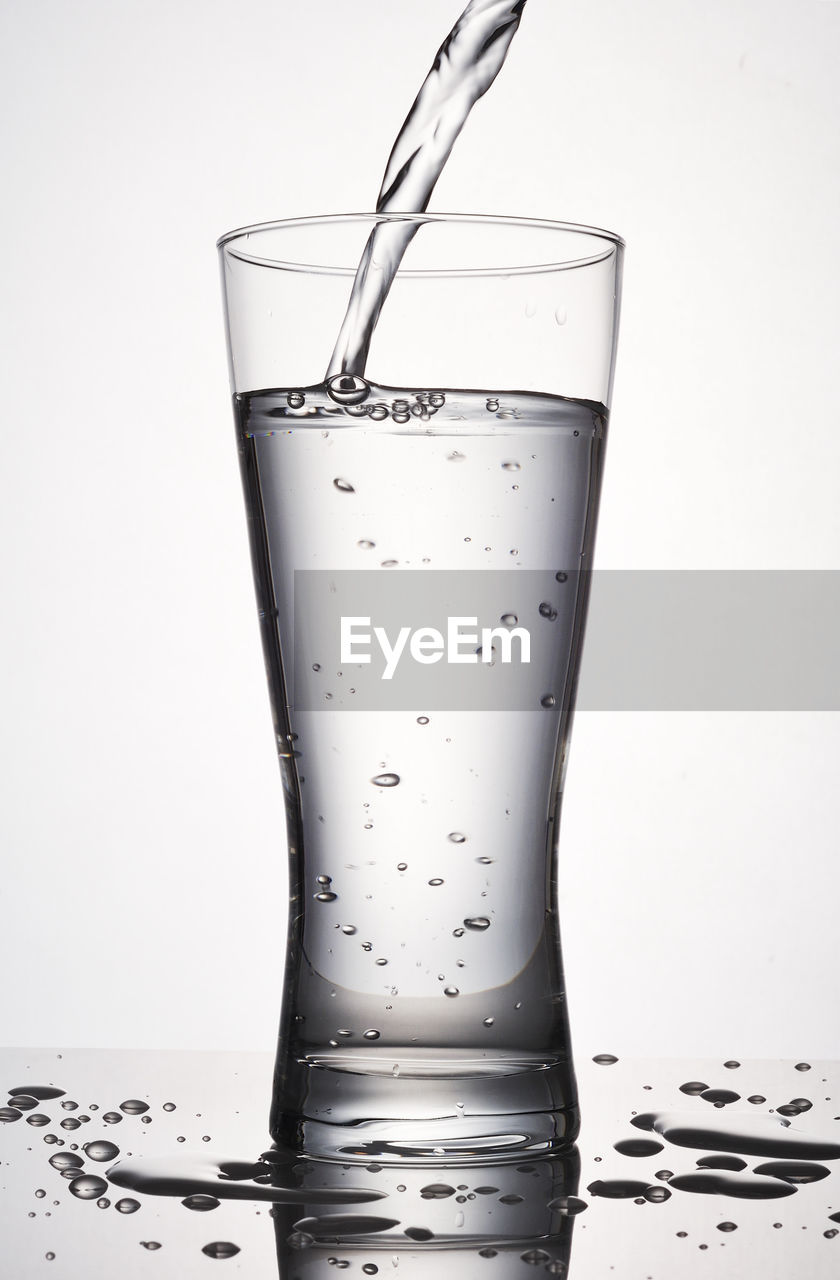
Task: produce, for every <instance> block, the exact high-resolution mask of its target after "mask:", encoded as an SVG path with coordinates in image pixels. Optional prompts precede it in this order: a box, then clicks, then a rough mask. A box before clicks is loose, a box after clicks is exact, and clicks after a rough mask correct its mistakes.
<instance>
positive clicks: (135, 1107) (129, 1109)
mask: <svg viewBox="0 0 840 1280" xmlns="http://www.w3.org/2000/svg"><path fill="white" fill-rule="evenodd" d="M148 1110H149V1104H148V1102H141V1101H140V1099H139V1098H129V1099H128V1101H127V1102H121V1103H120V1111H124V1112H125V1114H126V1115H127V1116H142V1114H143V1112H144V1111H148Z"/></svg>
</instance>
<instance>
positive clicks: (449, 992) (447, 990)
mask: <svg viewBox="0 0 840 1280" xmlns="http://www.w3.org/2000/svg"><path fill="white" fill-rule="evenodd" d="M443 994H444V995H445V996H449V997H450V999H452V998H454V997H455V996H457V995H460V992H459V990H458V988H457V987H444V988H443Z"/></svg>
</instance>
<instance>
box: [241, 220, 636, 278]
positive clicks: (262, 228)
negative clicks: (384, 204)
mask: <svg viewBox="0 0 840 1280" xmlns="http://www.w3.org/2000/svg"><path fill="white" fill-rule="evenodd" d="M406 221H410V222H416V223H417V224H418V226H421V225H425V224H429V223H446V224H454V225H469V224H472V225H480V226H502V227H517V228H522V229H526V230H531V231H533V230H537V231H553V232H562V233H565V234H567V235H579V236H582V237H585V238H587V239H589V240H594V241H600V242H601V243H602V244H603V245H604V247H603V248H602V249H601V250H600V251H598V252H595V253H591V254H588V255H586V256H584V257H576V258H566V259H561V260H559V261H551V262H538V263H530V264H520V265H518V266H502V267H461V268H457V267H456V268H422V269H410V270H405V271H403V270H400V273H399V274H400V277H401V278H408V279H440V278H441V277H453V276H458V277H462V276H473V277H488V276H513V275H535V274H541V273H544V272H551V271H573V270H576V269H578V268H580V267H588V266H594V265H595V264H596V263H599V262H605V261H607V260H608V259H609V258H610V257H612V256H614V255H615V254H617V253H621V252H622V250H623V249H624V248H625V247H626V246H625V241H624V240H623V239H622V237H621V236H619V235H617V234H616V233H615V232H614V231H606V230H604V229H603V228H602V227H591V226H587V225H585V224H583V223H575V222H558V221H554V220H551V219H544V218H520V217H507V216H505V215H501V214H483V213H476V214H473V213H428V212H421V213H413V212H409V211H406V212H402V211H400V212H397V211H395V212H390V213H375V212H374V213H330V214H317V215H313V216H308V217H300V218H280V219H277V220H275V221H273V222H257V223H253V224H251V225H250V226H244V227H236V228H235V229H234V230H232V231H227V232H225V234H224V235H222V236H220V237H219V239H218V240H217V241H216V248H217V249H218V250H219V251H220V252H221V253H224V254H225V255H228V256H230V257H232V258H235V259H236V260H237V261H239V262H244V263H248V264H250V265H251V266H258V267H266V268H269V269H273V270H277V271H293V272H302V273H303V274H306V275H335V276H349V277H353V276H355V275H356V271H357V265H358V264H357V265H356V266H352V267H332V266H326V265H324V264H318V263H304V262H290V261H287V260H286V259H281V258H264V257H261V256H260V255H258V254H251V253H243V252H242V251H241V250H239V249H235V248H233V247H232V246H233V245H234V244H235V243H236V241H237V240H240V239H243V238H244V239H249V238H250V237H251V236H252V235H261V234H264V233H266V232H270V231H282V230H292V229H294V228H296V227H319V226H320V227H326V226H330V225H339V224H348V223H367V224H368V225H373V224H379V225H382V224H384V223H399V222H406Z"/></svg>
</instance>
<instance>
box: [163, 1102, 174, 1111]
mask: <svg viewBox="0 0 840 1280" xmlns="http://www.w3.org/2000/svg"><path fill="white" fill-rule="evenodd" d="M163 1109H164V1111H174V1110H175V1103H174V1102H164V1104H163Z"/></svg>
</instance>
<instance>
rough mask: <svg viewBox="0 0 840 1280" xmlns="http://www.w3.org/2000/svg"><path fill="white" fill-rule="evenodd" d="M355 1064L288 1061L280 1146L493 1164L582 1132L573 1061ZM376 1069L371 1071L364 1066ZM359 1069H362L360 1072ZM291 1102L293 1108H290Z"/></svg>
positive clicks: (349, 1155)
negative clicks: (439, 1068) (420, 1066)
mask: <svg viewBox="0 0 840 1280" xmlns="http://www.w3.org/2000/svg"><path fill="white" fill-rule="evenodd" d="M371 1065H373V1064H371V1063H370V1062H369V1061H366V1060H362V1059H358V1060H356V1061H355V1062H354V1061H353V1060H352V1059H350V1058H346V1059H344V1060H343V1061H342V1064H341V1066H340V1067H338V1066H337V1065H336V1064H335V1063H330V1065H327V1064H326V1063H325V1062H324V1061H323V1060H317V1061H312V1060H300V1059H294V1060H292V1061H291V1062H287V1063H285V1064H284V1065H283V1070H282V1077H281V1085H282V1088H281V1090H280V1091H279V1092H278V1094H277V1095H276V1101H275V1106H274V1111H273V1114H272V1124H271V1134H272V1137H273V1138H274V1140H275V1142H277V1143H278V1144H279V1145H281V1146H284V1147H291V1148H292V1149H293V1150H296V1151H300V1152H302V1153H305V1154H306V1155H310V1156H312V1157H314V1158H317V1159H321V1160H339V1161H342V1162H352V1161H374V1160H375V1161H377V1162H378V1163H381V1164H399V1163H401V1162H406V1163H422V1164H429V1165H433V1164H442V1165H443V1164H447V1163H451V1162H453V1161H454V1162H457V1163H469V1162H483V1163H487V1162H493V1161H506V1160H519V1159H522V1158H523V1157H524V1156H526V1155H538V1154H541V1155H545V1154H548V1153H551V1152H554V1151H561V1150H563V1149H564V1148H567V1147H569V1146H570V1145H571V1144H572V1143H573V1142H574V1141H575V1139H576V1138H577V1136H578V1133H579V1130H580V1113H579V1111H578V1106H577V1092H576V1089H575V1082H574V1076H573V1073H572V1070H571V1066H570V1064H569V1062H568V1061H562V1062H554V1063H552V1064H550V1065H547V1064H545V1063H544V1062H543V1063H541V1064H540V1065H539V1066H534V1065H530V1064H527V1063H526V1062H519V1063H516V1062H508V1063H506V1064H504V1065H503V1064H501V1063H497V1064H496V1065H495V1070H494V1071H493V1072H492V1073H487V1064H486V1062H485V1063H481V1064H480V1065H481V1066H482V1067H483V1068H484V1073H482V1074H479V1072H478V1067H479V1064H478V1063H476V1064H473V1065H472V1070H471V1068H470V1064H468V1063H465V1062H463V1061H462V1062H459V1064H458V1065H459V1068H460V1070H459V1071H458V1072H457V1074H455V1073H453V1071H452V1066H453V1064H452V1062H448V1063H446V1064H441V1065H445V1066H446V1067H447V1068H448V1070H447V1072H446V1074H439V1073H436V1072H434V1071H431V1070H430V1069H429V1065H428V1064H427V1065H426V1068H425V1069H424V1071H423V1072H422V1073H421V1072H419V1071H418V1070H417V1069H415V1070H414V1071H411V1070H406V1069H404V1068H403V1069H401V1071H400V1074H399V1075H396V1076H395V1075H391V1074H389V1075H383V1074H380V1073H377V1072H370V1071H369V1067H370V1066H371ZM363 1067H364V1068H368V1070H367V1071H363V1069H362V1068H363ZM354 1068H355V1069H354ZM290 1103H291V1105H290Z"/></svg>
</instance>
